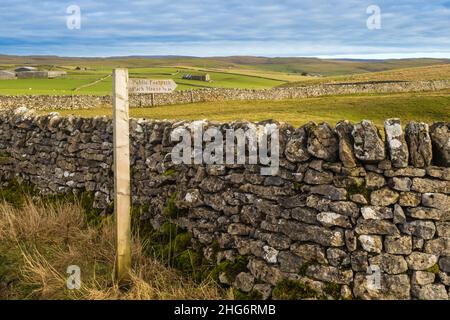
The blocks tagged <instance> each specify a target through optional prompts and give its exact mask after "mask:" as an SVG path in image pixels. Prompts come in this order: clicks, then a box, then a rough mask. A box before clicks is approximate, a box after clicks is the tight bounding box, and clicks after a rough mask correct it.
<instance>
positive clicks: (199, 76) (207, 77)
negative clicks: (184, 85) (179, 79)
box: [183, 73, 211, 82]
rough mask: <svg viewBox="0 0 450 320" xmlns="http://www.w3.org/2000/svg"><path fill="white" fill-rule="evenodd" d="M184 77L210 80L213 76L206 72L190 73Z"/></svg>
mask: <svg viewBox="0 0 450 320" xmlns="http://www.w3.org/2000/svg"><path fill="white" fill-rule="evenodd" d="M183 79H185V80H198V81H205V82H210V81H211V76H210V75H209V74H208V73H205V74H189V73H188V74H185V75H183Z"/></svg>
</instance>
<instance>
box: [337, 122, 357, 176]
mask: <svg viewBox="0 0 450 320" xmlns="http://www.w3.org/2000/svg"><path fill="white" fill-rule="evenodd" d="M352 131H353V125H352V124H351V123H350V122H349V121H340V122H338V123H337V124H336V133H337V135H338V137H339V159H340V160H341V162H342V163H343V165H344V166H345V167H346V168H354V167H356V158H355V155H354V152H353V143H354V142H353V136H352Z"/></svg>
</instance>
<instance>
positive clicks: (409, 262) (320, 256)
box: [0, 109, 450, 299]
mask: <svg viewBox="0 0 450 320" xmlns="http://www.w3.org/2000/svg"><path fill="white" fill-rule="evenodd" d="M183 125H186V124H185V123H174V122H169V121H143V120H132V121H131V124H130V127H131V140H132V150H131V151H132V152H131V155H132V186H133V192H132V194H133V196H132V197H133V199H132V200H133V203H134V205H136V206H137V205H142V208H145V210H143V211H142V216H141V219H142V220H143V221H145V223H151V224H152V225H153V226H154V227H155V228H158V227H160V226H161V225H162V224H163V223H164V222H165V221H166V220H167V219H171V221H172V222H174V223H176V224H178V225H179V226H180V227H182V228H185V229H186V230H187V231H189V232H190V233H191V234H192V235H193V241H195V242H196V243H200V244H201V248H202V252H203V253H204V256H205V257H207V258H208V259H210V260H211V261H212V262H211V263H213V264H214V263H221V262H223V261H225V260H230V261H233V260H236V259H240V258H241V257H245V259H246V261H248V263H247V264H246V266H245V268H244V270H240V272H239V273H238V274H232V277H231V276H230V274H229V273H228V274H227V273H223V274H220V277H219V279H220V281H222V282H224V283H227V284H229V285H233V286H235V287H236V288H239V290H241V291H242V292H258V293H259V294H260V295H261V296H262V297H264V298H268V297H272V298H275V299H276V298H282V297H283V292H284V291H283V290H287V291H288V292H291V291H292V290H293V288H299V290H300V291H302V292H303V293H305V291H306V292H307V293H308V294H309V295H312V296H315V297H333V298H346V299H348V298H353V299H448V298H449V286H450V206H449V203H450V200H449V199H450V124H449V123H435V124H432V125H431V126H429V125H427V124H425V123H420V122H412V123H409V124H407V126H406V130H405V131H404V132H403V130H402V126H400V122H399V120H397V119H389V120H387V121H386V123H385V128H384V130H385V133H386V134H385V136H386V141H383V140H382V139H381V138H380V134H379V131H378V128H376V127H375V126H374V125H373V124H372V123H371V122H370V121H363V122H361V123H357V124H352V123H350V122H348V121H342V122H340V123H339V124H338V125H337V126H336V127H331V126H330V125H328V124H326V123H322V124H315V123H309V124H307V125H305V126H302V127H300V128H294V127H291V126H290V125H288V124H283V123H280V124H278V128H279V131H280V144H281V145H280V170H279V171H278V174H277V175H276V176H262V175H260V170H259V169H260V167H261V166H260V165H184V164H183V165H173V164H172V161H171V160H170V156H168V155H169V153H170V151H171V150H172V147H173V145H174V143H173V142H172V141H171V139H170V133H171V132H172V131H173V130H174V129H175V128H178V127H180V126H183ZM212 125H214V126H219V127H220V129H221V130H225V128H245V127H247V126H249V124H248V123H228V124H213V123H203V126H205V128H206V127H210V126H212ZM111 148H112V124H111V120H109V119H107V118H105V117H99V118H92V119H82V118H75V117H59V116H58V115H56V114H51V115H48V116H34V115H33V114H32V113H28V112H26V111H25V110H23V109H22V110H18V111H16V112H14V113H13V112H9V113H4V114H2V115H1V116H0V176H1V178H2V181H8V180H11V179H13V178H14V179H16V180H19V181H28V182H31V183H32V184H34V185H35V186H36V187H37V188H38V189H39V190H40V191H41V192H42V193H66V192H73V191H82V190H88V191H91V192H93V193H95V207H98V208H105V210H108V208H109V207H110V203H111V199H112V177H113V173H112V171H111V162H112V149H111ZM170 199H172V200H174V204H175V205H176V208H177V214H176V215H171V216H169V217H168V216H167V214H166V213H165V208H166V207H167V205H168V202H169V201H171V200H170ZM240 261H242V260H240ZM286 287H287V288H288V289H286ZM305 288H308V290H305ZM330 288H331V290H330Z"/></svg>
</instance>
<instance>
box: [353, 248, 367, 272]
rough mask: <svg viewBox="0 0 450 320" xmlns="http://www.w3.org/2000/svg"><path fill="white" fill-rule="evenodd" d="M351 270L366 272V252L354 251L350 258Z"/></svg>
mask: <svg viewBox="0 0 450 320" xmlns="http://www.w3.org/2000/svg"><path fill="white" fill-rule="evenodd" d="M350 260H351V264H352V270H353V271H360V272H361V271H362V272H366V271H367V268H368V267H369V260H368V255H367V252H365V251H354V252H352V254H351V256H350Z"/></svg>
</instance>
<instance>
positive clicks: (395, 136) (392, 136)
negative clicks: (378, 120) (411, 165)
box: [384, 119, 409, 168]
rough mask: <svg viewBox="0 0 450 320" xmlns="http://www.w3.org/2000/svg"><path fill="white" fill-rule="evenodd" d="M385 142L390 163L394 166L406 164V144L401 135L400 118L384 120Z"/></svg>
mask: <svg viewBox="0 0 450 320" xmlns="http://www.w3.org/2000/svg"><path fill="white" fill-rule="evenodd" d="M384 131H385V133H386V144H387V148H388V150H389V154H390V158H391V162H392V165H393V166H394V167H396V168H404V167H407V166H408V159H409V152H408V145H407V144H406V141H405V136H404V135H403V130H402V126H401V124H400V119H387V120H386V121H385V122H384Z"/></svg>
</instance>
